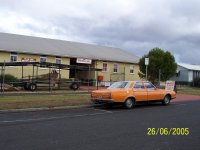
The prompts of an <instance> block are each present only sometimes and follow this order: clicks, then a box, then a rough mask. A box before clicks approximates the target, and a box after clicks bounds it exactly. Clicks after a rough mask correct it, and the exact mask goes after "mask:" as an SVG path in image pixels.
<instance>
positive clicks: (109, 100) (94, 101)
mask: <svg viewBox="0 0 200 150" xmlns="http://www.w3.org/2000/svg"><path fill="white" fill-rule="evenodd" d="M91 101H92V102H93V103H94V104H113V103H115V100H113V99H91Z"/></svg>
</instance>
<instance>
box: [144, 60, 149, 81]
mask: <svg viewBox="0 0 200 150" xmlns="http://www.w3.org/2000/svg"><path fill="white" fill-rule="evenodd" d="M145 65H146V80H147V77H148V76H147V69H148V65H149V58H145Z"/></svg>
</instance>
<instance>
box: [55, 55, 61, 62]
mask: <svg viewBox="0 0 200 150" xmlns="http://www.w3.org/2000/svg"><path fill="white" fill-rule="evenodd" d="M61 60H62V59H61V57H59V56H56V64H61Z"/></svg>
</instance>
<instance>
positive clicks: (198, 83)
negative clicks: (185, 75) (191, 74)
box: [194, 77, 200, 87]
mask: <svg viewBox="0 0 200 150" xmlns="http://www.w3.org/2000/svg"><path fill="white" fill-rule="evenodd" d="M194 86H195V87H200V77H198V78H195V79H194Z"/></svg>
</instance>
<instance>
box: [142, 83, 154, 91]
mask: <svg viewBox="0 0 200 150" xmlns="http://www.w3.org/2000/svg"><path fill="white" fill-rule="evenodd" d="M144 85H145V86H146V88H147V89H148V90H154V89H155V87H154V86H153V84H151V83H148V82H145V83H144Z"/></svg>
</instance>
